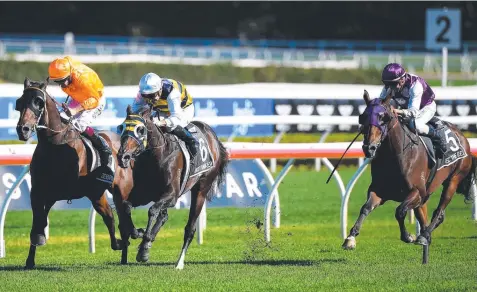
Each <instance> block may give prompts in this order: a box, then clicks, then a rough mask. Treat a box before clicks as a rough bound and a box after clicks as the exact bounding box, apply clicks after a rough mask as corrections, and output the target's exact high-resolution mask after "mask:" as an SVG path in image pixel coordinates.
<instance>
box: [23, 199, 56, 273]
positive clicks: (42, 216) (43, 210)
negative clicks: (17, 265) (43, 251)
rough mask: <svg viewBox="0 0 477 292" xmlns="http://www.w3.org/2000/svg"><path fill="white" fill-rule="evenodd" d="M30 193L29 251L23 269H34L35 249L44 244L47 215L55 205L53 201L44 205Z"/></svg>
mask: <svg viewBox="0 0 477 292" xmlns="http://www.w3.org/2000/svg"><path fill="white" fill-rule="evenodd" d="M32 193H33V196H31V208H32V212H33V223H32V229H31V232H30V250H29V252H28V257H27V260H26V263H25V269H33V268H34V267H35V255H36V247H37V246H42V245H45V244H46V236H45V228H46V226H47V225H48V213H49V212H50V209H51V207H52V206H53V204H54V203H55V202H54V201H51V202H47V203H44V202H43V201H41V200H38V199H37V198H36V196H35V192H32Z"/></svg>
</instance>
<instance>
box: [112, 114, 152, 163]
mask: <svg viewBox="0 0 477 292" xmlns="http://www.w3.org/2000/svg"><path fill="white" fill-rule="evenodd" d="M150 119H151V109H150V108H149V109H146V110H145V111H142V112H140V113H134V112H133V111H132V109H131V106H130V105H128V107H127V109H126V119H125V120H124V122H123V123H122V124H121V125H119V126H118V128H117V131H118V134H120V135H121V147H120V148H119V150H118V155H117V158H118V164H119V166H120V167H122V168H127V167H128V166H129V164H130V162H131V159H135V158H136V157H137V156H138V155H140V154H141V153H142V152H143V151H144V150H146V147H147V141H148V132H149V131H148V124H149V123H152V121H150ZM149 127H150V126H149Z"/></svg>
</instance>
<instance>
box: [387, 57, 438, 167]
mask: <svg viewBox="0 0 477 292" xmlns="http://www.w3.org/2000/svg"><path fill="white" fill-rule="evenodd" d="M381 80H382V82H383V83H384V88H383V90H382V91H381V95H380V98H381V99H384V98H386V96H387V94H388V90H391V91H392V95H393V99H394V101H395V102H396V103H397V104H398V105H399V106H400V107H401V109H394V110H393V111H394V113H396V114H398V115H399V116H402V117H404V118H405V119H406V120H412V119H414V121H415V129H416V131H417V133H418V134H419V135H423V136H427V137H429V138H431V140H432V142H433V143H434V144H435V145H436V146H437V147H436V154H437V157H439V158H442V156H443V155H444V153H445V152H446V151H447V143H446V141H445V138H444V137H443V135H440V133H438V131H437V130H436V129H435V128H433V127H429V126H428V125H427V123H428V122H429V121H430V120H431V119H432V118H433V117H434V115H435V113H436V103H435V101H434V98H435V95H434V92H433V91H432V89H431V87H430V86H429V84H427V82H426V81H425V80H424V79H422V78H421V77H419V76H417V75H414V74H409V73H406V70H404V68H403V67H402V66H401V65H399V64H396V63H391V64H388V65H386V67H384V69H383V73H382V75H381Z"/></svg>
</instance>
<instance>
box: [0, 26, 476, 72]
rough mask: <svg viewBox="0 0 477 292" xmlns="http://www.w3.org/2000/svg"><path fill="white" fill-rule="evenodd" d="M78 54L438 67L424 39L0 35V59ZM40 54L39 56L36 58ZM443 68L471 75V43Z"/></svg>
mask: <svg viewBox="0 0 477 292" xmlns="http://www.w3.org/2000/svg"><path fill="white" fill-rule="evenodd" d="M64 54H69V55H79V56H82V58H83V59H85V60H84V61H85V62H88V63H95V62H96V63H107V62H157V63H159V62H160V63H169V64H171V63H182V64H192V65H204V64H214V63H221V62H224V63H232V64H234V65H237V66H244V67H264V66H269V65H279V66H289V67H305V68H306V67H308V68H310V67H311V68H342V69H365V68H379V69H381V68H382V67H383V66H384V65H385V64H387V63H388V62H394V61H395V62H400V63H403V64H404V65H405V66H406V67H407V68H408V70H409V71H410V72H420V73H422V72H423V73H437V74H439V73H440V72H441V64H442V56H441V52H439V51H428V50H426V48H425V43H424V41H409V42H391V41H376V42H372V41H327V40H313V41H312V40H302V41H284V40H240V39H218V38H216V39H205V38H189V39H187V38H146V37H122V36H75V35H74V34H73V33H67V34H65V35H30V34H29V35H18V34H16V35H8V34H2V35H0V59H3V60H8V59H15V60H19V61H26V60H34V61H40V62H41V61H45V62H47V60H50V59H51V56H52V55H55V56H57V55H64ZM42 56H43V57H44V58H42ZM448 72H449V73H454V74H457V75H458V78H460V79H477V42H475V41H474V42H463V43H462V50H460V51H458V52H457V51H449V57H448Z"/></svg>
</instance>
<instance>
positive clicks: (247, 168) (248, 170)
mask: <svg viewBox="0 0 477 292" xmlns="http://www.w3.org/2000/svg"><path fill="white" fill-rule="evenodd" d="M260 163H261V162H259V161H258V160H232V161H231V162H230V164H229V167H228V172H227V174H226V178H225V180H224V183H223V184H222V185H221V186H219V189H218V191H217V192H216V193H215V195H214V199H213V200H212V202H210V203H208V204H207V207H230V206H234V207H262V206H263V205H264V204H265V201H266V196H267V195H268V194H269V191H270V190H271V187H272V182H271V181H270V179H269V178H270V176H269V175H268V174H267V173H266V172H268V170H267V169H266V168H262V166H261V165H260ZM22 170H23V166H1V167H0V206H1V205H3V203H4V202H5V200H6V194H7V193H8V190H9V189H10V188H11V187H12V185H13V183H14V182H15V181H16V179H17V178H18V176H19V175H20V174H21V172H22ZM30 189H31V179H30V174H27V175H26V177H25V180H24V181H23V182H22V183H21V184H20V186H19V188H18V189H17V190H16V191H15V192H14V194H13V197H12V200H11V202H10V206H9V208H8V210H30ZM108 199H109V202H110V204H113V201H112V197H109V198H108ZM189 204H190V193H189V192H188V193H186V194H184V195H183V196H182V197H181V198H180V199H179V200H178V202H177V204H176V208H188V207H189ZM148 206H149V205H148ZM90 207H91V202H90V201H89V200H88V199H87V198H82V199H79V200H73V201H72V203H71V205H69V204H67V202H66V201H58V202H56V203H55V205H54V206H53V209H85V208H90Z"/></svg>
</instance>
